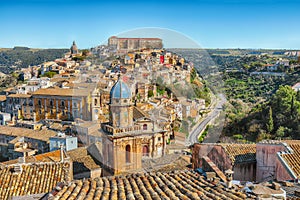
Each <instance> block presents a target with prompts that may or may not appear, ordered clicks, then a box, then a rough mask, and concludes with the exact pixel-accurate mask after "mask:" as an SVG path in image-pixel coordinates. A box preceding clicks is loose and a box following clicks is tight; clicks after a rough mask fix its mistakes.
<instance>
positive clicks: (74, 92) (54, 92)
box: [33, 88, 89, 97]
mask: <svg viewBox="0 0 300 200" xmlns="http://www.w3.org/2000/svg"><path fill="white" fill-rule="evenodd" d="M88 94H89V90H86V89H67V88H66V89H63V88H41V89H39V90H37V91H36V92H34V93H33V96H38V95H45V96H47V95H50V96H71V97H72V96H88Z"/></svg>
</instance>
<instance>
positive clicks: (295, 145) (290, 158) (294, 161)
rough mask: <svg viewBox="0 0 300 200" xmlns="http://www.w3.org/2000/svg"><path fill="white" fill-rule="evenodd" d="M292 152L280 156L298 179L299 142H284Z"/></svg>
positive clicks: (299, 167) (299, 166) (299, 173)
mask: <svg viewBox="0 0 300 200" xmlns="http://www.w3.org/2000/svg"><path fill="white" fill-rule="evenodd" d="M282 142H284V143H286V144H287V145H288V146H289V147H290V148H291V149H292V151H293V152H289V153H286V154H281V156H282V158H283V159H284V160H285V161H286V163H287V164H288V165H289V167H290V168H291V169H292V170H293V172H294V173H295V174H296V175H297V176H298V177H299V178H300V162H299V160H300V140H285V141H282Z"/></svg>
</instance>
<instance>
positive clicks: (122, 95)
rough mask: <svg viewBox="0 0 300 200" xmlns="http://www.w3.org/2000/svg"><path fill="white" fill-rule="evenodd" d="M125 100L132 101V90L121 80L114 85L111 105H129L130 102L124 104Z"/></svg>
mask: <svg viewBox="0 0 300 200" xmlns="http://www.w3.org/2000/svg"><path fill="white" fill-rule="evenodd" d="M124 99H128V101H130V99H131V90H130V88H129V87H128V85H127V84H126V83H124V82H123V81H122V80H121V79H120V78H119V80H118V81H117V82H116V83H115V84H114V86H113V87H112V88H111V91H110V103H129V102H128V101H126V102H123V100H124Z"/></svg>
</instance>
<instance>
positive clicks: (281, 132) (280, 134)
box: [276, 126, 285, 139]
mask: <svg viewBox="0 0 300 200" xmlns="http://www.w3.org/2000/svg"><path fill="white" fill-rule="evenodd" d="M284 132H285V127H283V126H280V127H279V128H278V129H277V131H276V138H278V139H281V138H282V137H284Z"/></svg>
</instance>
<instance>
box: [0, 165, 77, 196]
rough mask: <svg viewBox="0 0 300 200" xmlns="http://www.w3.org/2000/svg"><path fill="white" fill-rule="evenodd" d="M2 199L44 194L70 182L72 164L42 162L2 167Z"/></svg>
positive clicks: (0, 174)
mask: <svg viewBox="0 0 300 200" xmlns="http://www.w3.org/2000/svg"><path fill="white" fill-rule="evenodd" d="M0 167H1V169H0V199H1V200H2V199H10V198H11V197H13V196H26V195H31V194H42V193H47V192H49V191H51V190H52V189H53V188H54V187H55V186H56V185H57V184H58V183H59V182H69V181H71V179H72V176H71V174H70V162H67V161H66V162H42V163H34V164H32V163H29V164H28V163H26V164H24V163H23V164H14V165H1V166H0Z"/></svg>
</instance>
